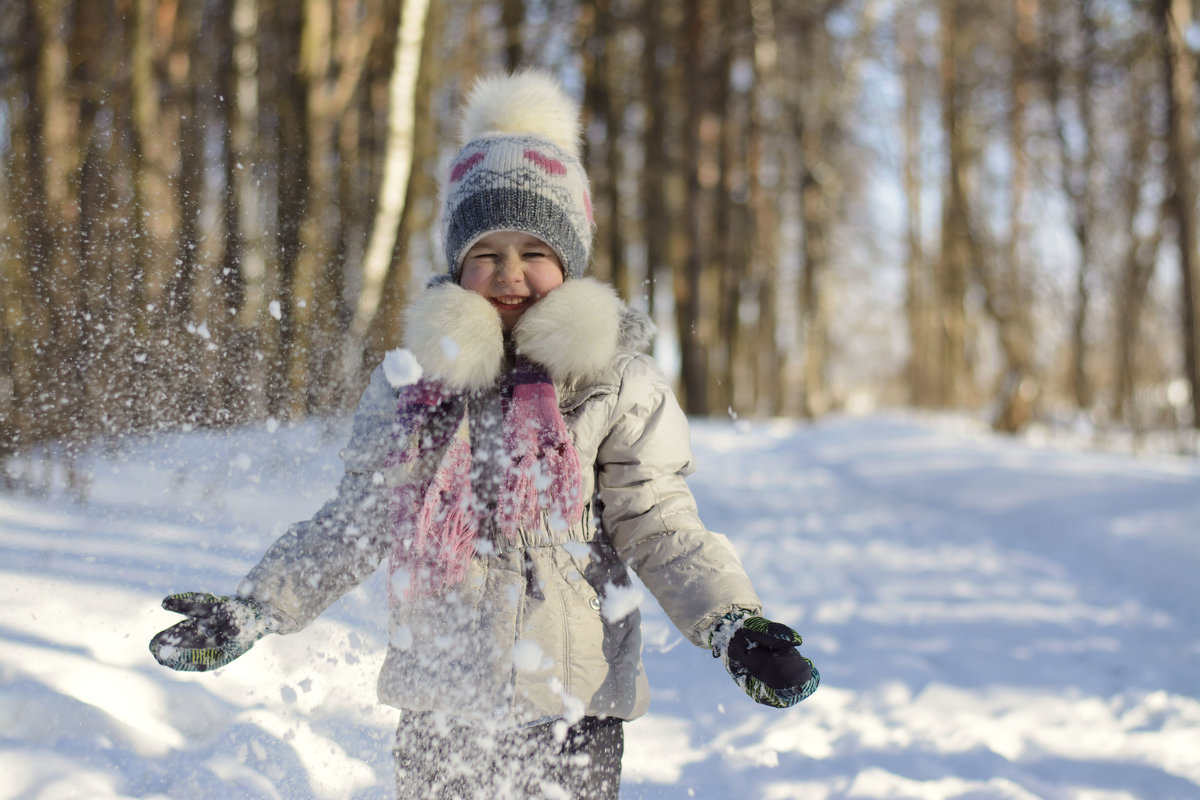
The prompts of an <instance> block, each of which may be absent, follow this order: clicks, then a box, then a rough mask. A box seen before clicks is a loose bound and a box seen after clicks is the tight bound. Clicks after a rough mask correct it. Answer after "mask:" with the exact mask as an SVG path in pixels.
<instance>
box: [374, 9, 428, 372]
mask: <svg viewBox="0 0 1200 800" xmlns="http://www.w3.org/2000/svg"><path fill="white" fill-rule="evenodd" d="M446 13H447V10H446V8H445V4H443V3H436V2H435V3H433V4H432V5H431V6H430V7H429V11H428V14H427V16H426V19H425V37H424V40H423V45H422V49H421V56H420V68H419V70H418V78H417V85H416V87H415V90H414V95H413V106H412V115H413V120H414V121H415V127H414V129H413V159H412V164H413V166H412V169H411V170H410V171H409V173H408V185H407V187H406V189H405V192H404V194H405V198H406V201H405V204H404V211H403V213H402V214H401V217H400V220H399V227H398V231H397V235H396V237H395V242H394V244H393V250H392V253H391V256H390V259H389V262H390V266H389V268H388V272H387V276H386V278H385V279H384V282H383V285H382V287H381V291H380V301H379V305H378V307H377V309H376V311H375V314H374V315H373V316H372V319H371V324H370V326H369V328H368V332H367V335H366V338H365V347H364V349H363V355H362V364H363V366H364V367H366V368H368V369H370V368H372V367H374V366H375V365H376V364H377V363H379V360H380V359H381V358H382V357H383V354H384V353H385V352H387V351H388V350H390V349H391V348H393V347H397V346H399V344H400V341H401V337H402V335H403V314H402V311H403V309H404V306H405V305H406V304H407V302H408V283H409V278H410V277H411V274H412V269H411V265H410V262H411V255H410V253H411V245H412V242H413V239H414V237H415V235H416V234H417V233H418V232H421V231H427V230H428V229H429V228H430V227H431V223H432V221H433V216H434V214H435V213H437V212H436V210H435V209H436V206H437V200H438V198H437V191H438V181H437V178H436V176H435V175H434V174H433V173H432V172H431V171H430V170H431V169H432V165H434V164H436V163H437V147H438V142H439V141H440V140H441V139H444V138H446V137H445V136H439V129H438V120H437V117H436V116H435V115H434V114H433V113H432V102H431V101H432V96H433V92H434V89H435V87H437V86H439V85H440V84H441V83H442V81H443V79H444V77H445V69H446V64H445V61H444V59H443V58H441V55H440V50H439V41H440V37H441V35H442V31H443V30H444V28H445V24H446ZM434 271H435V272H436V271H438V266H437V265H435V266H434Z"/></svg>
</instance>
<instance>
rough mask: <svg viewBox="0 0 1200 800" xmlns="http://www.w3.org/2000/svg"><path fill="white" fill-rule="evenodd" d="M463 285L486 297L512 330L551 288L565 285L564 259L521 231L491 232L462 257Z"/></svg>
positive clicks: (544, 244)
mask: <svg viewBox="0 0 1200 800" xmlns="http://www.w3.org/2000/svg"><path fill="white" fill-rule="evenodd" d="M461 275H462V278H461V280H460V282H461V283H462V286H463V288H464V289H470V290H471V291H473V292H477V293H479V294H481V295H483V296H484V297H486V298H487V299H488V300H489V301H491V304H492V305H493V306H495V308H496V311H497V312H499V314H500V320H501V321H502V322H503V324H504V330H506V331H511V330H512V329H513V326H514V325H516V324H517V320H518V319H520V318H521V315H522V314H524V313H525V312H526V310H528V309H529V307H530V306H532V305H533V304H534V303H536V302H537V301H538V300H541V299H542V297H544V296H545V295H546V294H547V293H548V292H549V291H550V290H552V289H555V288H557V287H559V286H562V282H563V269H562V262H560V261H559V259H558V255H557V254H556V253H555V252H554V249H553V248H551V247H550V245H548V244H546V243H545V242H543V241H542V240H541V239H539V238H537V237H536V236H530V235H529V234H527V233H520V232H518V231H497V232H495V233H489V234H488V235H487V236H484V237H483V238H482V239H480V240H479V241H478V242H476V243H475V244H474V245H473V246H472V247H471V249H469V250H467V255H466V258H465V259H464V260H463V265H462V270H461Z"/></svg>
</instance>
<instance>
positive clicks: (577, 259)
mask: <svg viewBox="0 0 1200 800" xmlns="http://www.w3.org/2000/svg"><path fill="white" fill-rule="evenodd" d="M498 230H512V231H521V232H522V233H528V234H530V235H531V236H536V237H537V238H539V239H541V240H542V241H543V242H545V243H546V244H548V245H550V246H551V247H552V248H553V249H554V252H555V253H556V254H557V255H558V258H559V260H560V261H561V262H562V265H563V276H564V277H566V278H578V277H580V276H581V275H583V274H584V272H585V271H586V269H587V262H588V247H587V245H586V244H585V243H584V242H583V241H581V240H580V238H579V234H578V232H577V231H576V230H575V226H574V225H572V221H571V219H570V217H569V215H568V214H567V213H566V212H565V211H564V210H563V206H562V204H561V203H560V202H558V198H554V197H549V196H547V195H545V194H543V193H540V192H536V191H530V190H527V189H520V188H510V187H498V188H494V189H484V190H482V191H478V192H471V193H470V194H467V195H466V196H465V197H464V198H463V199H462V202H460V203H459V204H458V205H457V206H455V207H454V210H453V211H452V212H451V213H450V216H449V219H447V220H446V253H447V255H449V254H450V253H455V254H457V255H456V256H455V257H453V258H451V259H450V274H451V277H453V279H454V281H455V282H456V283H457V282H458V280H459V278H460V277H461V276H460V269H461V266H462V262H463V259H464V258H465V256H466V254H467V250H469V249H470V248H471V246H472V245H473V244H475V242H477V241H479V239H481V238H482V237H484V236H486V235H487V234H489V233H492V232H493V231H498ZM589 239H590V237H589ZM589 243H590V242H589Z"/></svg>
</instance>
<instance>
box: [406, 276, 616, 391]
mask: <svg viewBox="0 0 1200 800" xmlns="http://www.w3.org/2000/svg"><path fill="white" fill-rule="evenodd" d="M623 311H624V306H623V305H622V303H621V300H620V298H618V297H617V293H616V292H615V291H614V290H613V289H612V287H610V286H607V285H605V284H603V283H601V282H600V281H597V280H595V279H593V278H576V279H574V280H569V281H567V282H566V283H564V284H563V285H562V286H560V287H558V288H557V289H555V290H554V291H552V292H550V293H549V294H547V295H546V296H545V297H543V298H542V299H541V300H539V301H538V302H537V303H535V304H534V305H533V307H532V308H530V309H529V310H528V311H526V312H525V313H524V314H523V315H522V316H521V319H520V320H519V321H518V322H517V325H516V327H515V329H514V330H513V341H514V343H515V345H516V349H517V352H518V353H519V354H521V355H523V356H525V357H526V358H528V359H530V360H531V361H534V362H536V363H538V364H541V365H542V366H544V367H545V368H546V369H547V371H548V372H549V373H550V377H551V379H552V380H554V381H555V382H563V381H568V380H577V379H580V378H586V377H588V376H589V375H592V374H594V373H596V372H599V371H600V370H602V369H603V368H604V367H605V366H607V365H608V363H609V362H610V361H611V360H612V358H613V356H614V355H616V353H617V349H618V348H619V347H620V345H621V329H622V312H623ZM404 347H405V348H407V349H408V350H409V351H411V352H412V354H413V356H414V357H415V358H416V359H417V363H419V364H420V365H421V369H422V370H423V372H424V374H425V375H427V376H429V377H433V378H438V379H439V380H442V381H443V382H445V383H446V385H447V386H448V387H449V388H451V389H455V390H459V391H474V390H478V389H486V388H488V387H489V386H492V385H493V384H494V383H495V382H496V379H497V378H498V377H499V376H500V371H501V370H502V369H503V367H504V334H503V328H502V326H501V324H500V315H499V314H497V313H496V310H495V309H494V308H492V306H491V304H490V303H488V301H487V300H486V299H484V298H483V297H481V296H480V295H478V294H476V293H475V292H472V291H470V290H468V289H464V288H462V287H461V286H459V285H457V284H454V283H441V284H438V285H436V286H433V287H432V288H430V289H428V290H426V291H425V292H424V293H423V294H422V295H421V296H420V297H418V298H417V299H416V300H415V301H414V302H413V303H412V305H410V306H409V307H408V309H407V310H406V311H405V326H404Z"/></svg>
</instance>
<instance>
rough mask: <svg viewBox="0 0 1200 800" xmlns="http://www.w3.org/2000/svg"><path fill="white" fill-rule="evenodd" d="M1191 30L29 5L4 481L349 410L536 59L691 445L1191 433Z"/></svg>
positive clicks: (601, 270) (422, 1)
mask: <svg viewBox="0 0 1200 800" xmlns="http://www.w3.org/2000/svg"><path fill="white" fill-rule="evenodd" d="M1195 13H1196V9H1195V8H1194V7H1193V5H1192V3H1191V2H1190V0H1011V1H1010V2H994V1H993V0H892V1H891V2H883V1H879V2H876V1H874V0H813V1H812V2H807V1H806V2H800V1H799V0H578V1H574V0H463V1H462V2H438V0H77V1H76V2H70V0H0V162H2V165H3V166H2V169H0V242H2V244H0V313H2V315H3V316H2V317H0V459H4V458H5V457H9V456H12V455H14V454H20V453H22V452H25V451H27V450H28V448H29V447H30V446H31V445H36V444H39V443H56V444H55V445H54V446H55V447H58V448H61V449H62V450H63V452H65V453H67V455H68V456H69V454H70V452H71V449H72V447H73V446H74V444H75V443H80V442H87V441H90V440H93V439H95V437H96V436H98V435H99V436H110V437H111V436H114V435H118V436H119V435H123V434H126V433H131V432H146V431H155V430H161V429H165V428H174V427H180V426H193V427H194V426H223V425H231V424H239V423H244V422H247V421H256V420H263V419H268V418H273V419H276V420H290V419H295V418H299V417H302V416H304V415H311V414H330V413H338V412H343V411H345V410H346V409H348V408H351V407H353V405H354V403H355V402H356V400H357V398H358V394H359V391H360V389H361V387H362V386H363V385H364V382H365V378H366V375H367V374H369V371H370V369H371V368H372V367H373V366H374V365H375V364H376V363H378V361H379V360H380V358H381V357H382V354H383V353H384V352H385V351H387V350H388V349H390V348H392V347H395V346H396V345H397V343H398V341H399V339H400V336H401V333H402V332H401V329H400V325H401V318H400V314H399V310H400V309H401V308H402V307H403V306H404V305H405V303H406V301H407V300H408V299H409V298H411V297H412V296H413V293H414V292H416V291H420V288H421V286H422V285H423V284H424V282H425V280H426V278H427V277H428V276H429V275H430V273H431V272H433V271H440V270H441V266H440V264H439V263H438V254H437V252H436V243H435V242H434V241H433V239H432V237H430V235H429V233H430V231H431V229H432V226H433V224H434V221H435V216H436V206H437V202H436V200H437V193H438V182H439V180H440V176H441V174H442V173H443V172H444V171H445V169H446V165H447V161H448V159H449V157H450V154H451V153H452V152H453V150H454V148H455V144H456V141H455V139H456V132H457V131H456V120H455V119H454V111H455V108H456V107H457V104H458V101H459V99H460V98H461V96H462V94H463V91H464V89H465V88H466V87H467V86H468V85H469V83H470V81H471V80H472V78H473V77H474V76H476V75H478V74H480V73H481V72H487V71H493V70H496V69H503V68H509V67H514V66H522V65H536V66H543V67H546V68H548V69H550V70H551V71H553V72H554V73H555V74H557V75H560V76H561V77H562V78H563V80H564V81H565V82H566V84H567V86H568V87H569V88H570V90H571V91H572V92H573V93H574V94H575V95H576V96H577V97H578V98H579V99H580V100H581V102H582V103H583V107H584V111H585V115H586V142H585V146H586V160H587V165H588V168H589V172H590V175H591V178H592V182H593V194H594V198H595V205H596V208H597V218H598V224H599V229H598V231H597V236H596V240H595V256H594V263H593V271H594V273H595V274H597V275H598V276H599V277H601V278H603V279H606V280H609V281H611V282H613V283H614V284H615V285H616V286H617V287H618V289H619V291H620V292H621V294H622V295H623V296H624V297H625V298H627V300H628V301H629V302H630V303H632V304H634V305H635V306H638V307H641V308H643V309H646V310H648V311H649V312H650V313H651V314H652V315H654V317H655V318H656V319H657V320H658V322H659V325H660V344H659V352H660V355H662V356H663V358H664V361H665V362H666V363H667V364H668V366H669V367H670V368H671V370H672V371H673V372H674V373H677V374H678V380H679V391H680V395H681V399H682V401H683V402H684V404H685V406H686V408H687V409H688V411H689V412H691V413H695V414H716V415H724V414H728V413H732V414H736V415H742V416H761V415H793V416H805V417H813V416H817V415H821V414H823V413H827V412H830V411H833V410H838V409H851V410H853V409H862V408H871V407H881V406H884V407H896V406H909V407H919V408H933V409H961V410H967V411H970V412H972V413H976V414H983V415H986V416H987V418H988V419H989V420H990V421H991V422H993V424H994V425H995V427H996V428H997V429H999V430H1004V431H1014V432H1015V431H1020V430H1022V429H1023V428H1025V427H1026V426H1027V425H1029V424H1031V423H1032V422H1035V421H1044V420H1060V421H1062V420H1086V421H1088V423H1089V424H1090V425H1095V426H1097V427H1098V428H1102V429H1113V430H1116V429H1119V430H1125V431H1133V432H1143V431H1149V430H1164V429H1173V430H1181V431H1187V430H1191V429H1194V428H1195V427H1196V426H1200V391H1197V390H1196V387H1197V384H1198V383H1200V380H1198V366H1197V364H1198V358H1200V356H1198V350H1200V331H1198V323H1197V304H1198V298H1200V287H1197V271H1198V268H1197V258H1198V249H1197V225H1196V222H1197V217H1196V215H1197V203H1196V195H1197V185H1198V184H1197V163H1198V149H1197V148H1198V147H1200V143H1198V142H1197V137H1196V128H1197V114H1198V113H1200V112H1198V108H1197V105H1198V104H1197V87H1198V84H1197V70H1196V60H1197V50H1198V47H1200V26H1198V24H1197V21H1196V20H1195V19H1194V15H1195ZM1192 441H1194V439H1193V440H1192Z"/></svg>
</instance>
